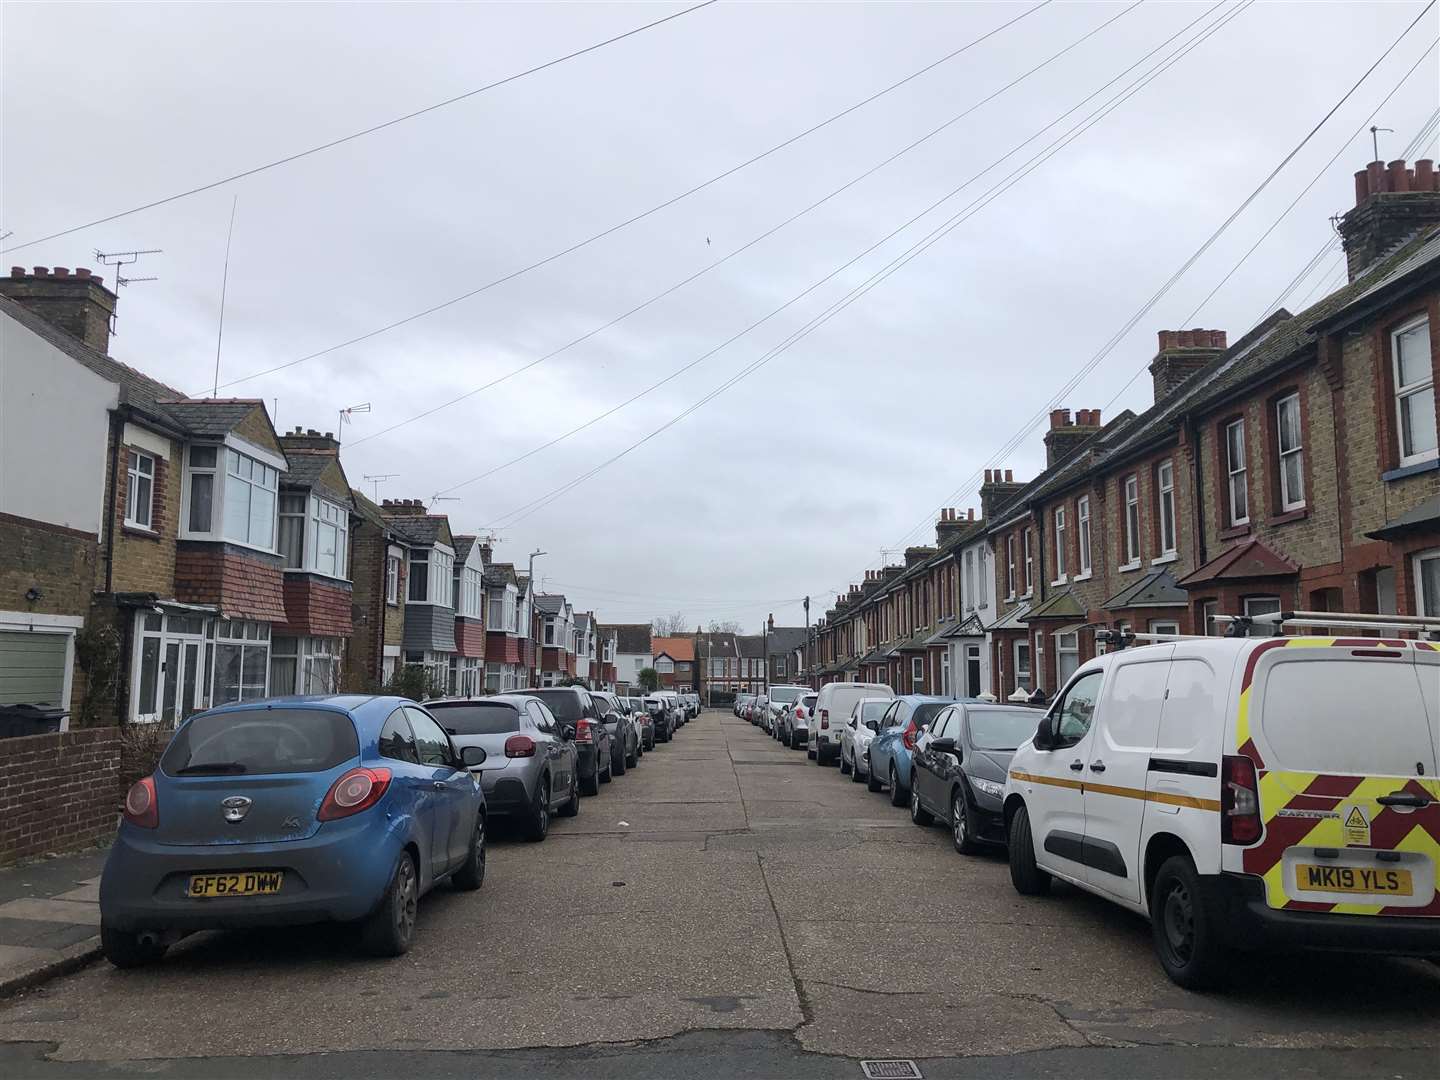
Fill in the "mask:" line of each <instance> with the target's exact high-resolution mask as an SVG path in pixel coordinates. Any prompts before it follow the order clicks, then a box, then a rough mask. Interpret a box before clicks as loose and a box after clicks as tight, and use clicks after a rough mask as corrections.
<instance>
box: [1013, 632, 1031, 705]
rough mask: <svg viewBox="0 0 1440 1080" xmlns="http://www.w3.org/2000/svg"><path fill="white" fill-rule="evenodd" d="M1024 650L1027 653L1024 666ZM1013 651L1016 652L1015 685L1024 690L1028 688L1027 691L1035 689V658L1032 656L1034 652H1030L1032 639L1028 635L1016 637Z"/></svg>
mask: <svg viewBox="0 0 1440 1080" xmlns="http://www.w3.org/2000/svg"><path fill="white" fill-rule="evenodd" d="M1022 652H1023V653H1024V655H1025V663H1024V665H1023V666H1022V665H1021V663H1020V655H1021V653H1022ZM1013 653H1014V657H1015V686H1016V688H1018V689H1024V690H1026V691H1027V692H1028V691H1031V690H1034V689H1035V677H1034V670H1033V664H1034V659H1033V656H1032V654H1031V652H1030V639H1029V638H1028V637H1023V638H1016V639H1015V647H1014V650H1013ZM1022 673H1023V678H1022Z"/></svg>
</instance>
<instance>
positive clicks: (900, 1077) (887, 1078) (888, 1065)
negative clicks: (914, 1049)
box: [860, 1058, 923, 1080]
mask: <svg viewBox="0 0 1440 1080" xmlns="http://www.w3.org/2000/svg"><path fill="white" fill-rule="evenodd" d="M860 1068H861V1070H862V1071H863V1072H864V1073H865V1078H866V1080H923V1078H922V1076H921V1073H920V1070H919V1068H918V1067H917V1066H916V1065H915V1062H913V1061H907V1060H905V1059H903V1058H890V1059H888V1060H885V1061H862V1062H860Z"/></svg>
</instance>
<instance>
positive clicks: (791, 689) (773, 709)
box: [765, 684, 810, 733]
mask: <svg viewBox="0 0 1440 1080" xmlns="http://www.w3.org/2000/svg"><path fill="white" fill-rule="evenodd" d="M809 692H810V688H809V687H808V686H786V685H783V684H781V685H776V686H772V687H770V689H769V691H768V692H767V693H766V695H765V696H766V698H767V699H768V701H769V704H768V706H767V708H768V710H769V717H768V722H767V723H766V724H765V730H766V731H769V732H772V733H773V732H774V730H775V721H776V719H777V718H778V717H779V715H780V713H781V711H782V710H783V709H784V708H785V707H786V706H787V705H793V704H794V703H795V702H797V701H799V700H800V699H801V698H802V697H804V696H805V695H806V694H808V693H809Z"/></svg>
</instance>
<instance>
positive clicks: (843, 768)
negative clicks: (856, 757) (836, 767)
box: [840, 746, 851, 776]
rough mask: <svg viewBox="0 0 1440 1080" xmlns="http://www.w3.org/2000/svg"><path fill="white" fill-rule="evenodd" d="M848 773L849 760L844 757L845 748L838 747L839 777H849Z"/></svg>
mask: <svg viewBox="0 0 1440 1080" xmlns="http://www.w3.org/2000/svg"><path fill="white" fill-rule="evenodd" d="M850 771H851V770H850V759H849V758H847V757H846V756H845V747H844V746H841V747H840V775H841V776H849V775H850Z"/></svg>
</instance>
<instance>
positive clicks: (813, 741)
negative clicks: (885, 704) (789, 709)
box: [790, 682, 895, 765]
mask: <svg viewBox="0 0 1440 1080" xmlns="http://www.w3.org/2000/svg"><path fill="white" fill-rule="evenodd" d="M894 696H895V691H894V690H892V689H890V687H888V686H886V685H885V684H884V683H862V682H843V683H827V684H826V685H824V686H822V687H821V688H820V695H819V697H818V699H817V700H816V702H815V708H814V710H813V711H812V713H811V715H810V716H809V717H807V718H806V722H805V725H804V726H802V725H801V723H800V720H799V719H798V718H797V719H796V721H795V733H796V735H797V736H802V738H800V739H799V740H798V741H797V740H791V743H790V745H791V746H792V747H800V746H803V747H805V750H806V754H807V756H809V757H812V758H814V759H815V760H816V762H818V763H819V764H821V765H829V764H830V763H831V762H832V761H834V760H835V759H836V758H838V757H839V756H840V731H841V729H842V728H843V727H844V725H845V720H846V718H847V717H849V715H850V713H851V711H852V710H853V709H854V708H855V703H856V702H857V701H859V700H860V699H861V698H867V697H888V698H893V697H894Z"/></svg>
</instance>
